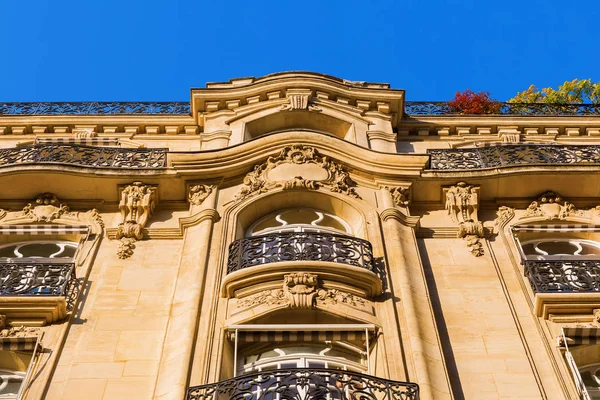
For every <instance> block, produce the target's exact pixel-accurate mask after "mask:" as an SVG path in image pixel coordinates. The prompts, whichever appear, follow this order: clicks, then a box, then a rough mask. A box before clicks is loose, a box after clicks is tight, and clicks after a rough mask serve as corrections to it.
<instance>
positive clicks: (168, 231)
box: [106, 208, 221, 240]
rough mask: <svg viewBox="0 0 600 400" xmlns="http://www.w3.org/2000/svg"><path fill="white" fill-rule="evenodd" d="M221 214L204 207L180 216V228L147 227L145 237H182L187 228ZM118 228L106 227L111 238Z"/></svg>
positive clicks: (217, 218)
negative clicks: (192, 213) (191, 213)
mask: <svg viewBox="0 0 600 400" xmlns="http://www.w3.org/2000/svg"><path fill="white" fill-rule="evenodd" d="M220 218H221V216H220V215H219V213H218V212H217V210H215V209H212V208H207V209H204V210H202V211H200V212H198V213H196V214H194V215H190V216H189V217H184V218H179V227H178V228H145V229H144V238H145V239H182V238H183V234H184V232H185V230H186V229H187V228H190V227H192V226H195V225H198V224H200V223H201V222H203V221H212V222H213V223H214V222H217V221H218V220H219V219H220ZM117 230H118V228H108V229H106V236H107V237H108V238H109V239H111V240H112V239H116V235H117Z"/></svg>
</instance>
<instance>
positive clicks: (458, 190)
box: [444, 182, 479, 223]
mask: <svg viewBox="0 0 600 400" xmlns="http://www.w3.org/2000/svg"><path fill="white" fill-rule="evenodd" d="M444 190H445V192H446V210H448V214H450V217H451V218H452V220H453V221H454V222H457V223H460V222H465V221H470V220H471V221H478V217H477V211H478V209H479V186H473V185H468V184H467V183H465V182H458V183H457V184H456V185H454V186H450V187H447V188H444Z"/></svg>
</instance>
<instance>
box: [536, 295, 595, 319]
mask: <svg viewBox="0 0 600 400" xmlns="http://www.w3.org/2000/svg"><path fill="white" fill-rule="evenodd" d="M598 308H600V293H536V295H535V303H534V307H533V312H534V314H535V315H536V316H538V317H542V318H544V319H548V318H549V316H550V314H554V315H556V314H579V315H581V314H593V312H594V309H598Z"/></svg>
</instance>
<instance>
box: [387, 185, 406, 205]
mask: <svg viewBox="0 0 600 400" xmlns="http://www.w3.org/2000/svg"><path fill="white" fill-rule="evenodd" d="M385 188H386V189H387V190H388V191H389V192H390V194H391V195H392V200H393V201H394V204H395V205H396V207H408V205H409V204H410V188H404V187H401V186H398V187H395V188H390V187H387V186H386V187H385Z"/></svg>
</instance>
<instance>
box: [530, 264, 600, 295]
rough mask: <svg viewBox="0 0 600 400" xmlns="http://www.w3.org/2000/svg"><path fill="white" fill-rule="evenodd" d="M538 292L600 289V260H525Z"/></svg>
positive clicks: (535, 289) (595, 290) (531, 280)
mask: <svg viewBox="0 0 600 400" xmlns="http://www.w3.org/2000/svg"><path fill="white" fill-rule="evenodd" d="M524 265H525V276H527V278H528V279H529V282H530V283H531V287H532V288H533V291H534V292H536V293H553V292H598V291H600V260H559V261H540V260H525V261H524Z"/></svg>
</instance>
